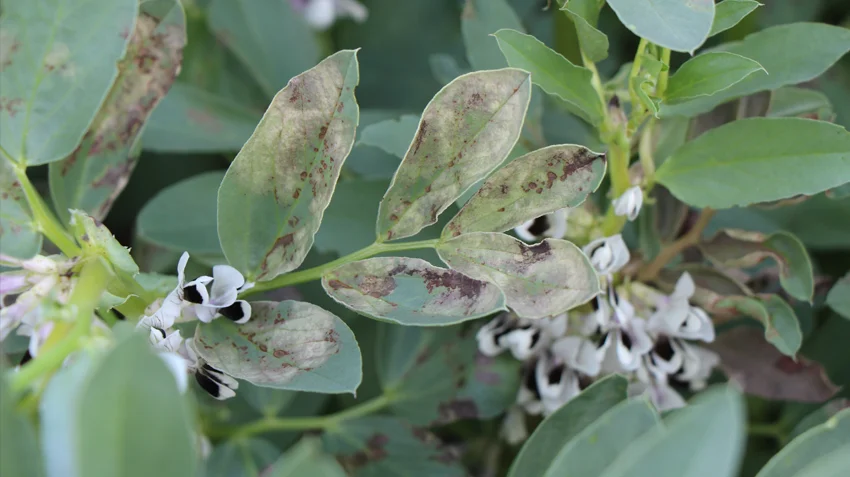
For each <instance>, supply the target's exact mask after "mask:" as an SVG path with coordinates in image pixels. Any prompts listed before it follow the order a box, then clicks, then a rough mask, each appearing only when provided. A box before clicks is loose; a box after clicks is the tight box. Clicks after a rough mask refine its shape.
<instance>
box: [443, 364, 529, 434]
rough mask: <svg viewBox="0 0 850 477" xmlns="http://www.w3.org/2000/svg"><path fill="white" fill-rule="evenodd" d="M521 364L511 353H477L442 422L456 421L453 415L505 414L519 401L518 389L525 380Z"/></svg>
mask: <svg viewBox="0 0 850 477" xmlns="http://www.w3.org/2000/svg"><path fill="white" fill-rule="evenodd" d="M521 366H522V362H520V361H518V360H516V359H514V358H513V357H511V356H507V355H502V356H498V357H496V358H492V357H489V356H484V355H483V354H481V353H477V354H476V355H475V362H474V364H473V365H472V366H469V367H468V368H467V369H468V371H467V373H466V379H465V382H466V384H465V385H464V386H463V387H462V388H461V389H460V391H459V392H458V394H457V396H456V397H455V398H454V399H453V400H451V401H449V403H448V404H447V405H445V406H443V409H444V410H445V412H444V415H443V416H442V417H443V419H442V421H452V420H454V419H453V418H452V417H453V416H458V418H463V419H470V418H471V419H492V418H494V417H496V416H498V415H499V414H502V413H504V412H505V410H507V409H508V408H510V407H511V406H513V405H514V404H516V394H517V389H519V387H520V380H521V379H522V378H521V375H522V373H521V371H520V367H521ZM446 414H450V415H449V416H447V415H446ZM442 421H441V422H442Z"/></svg>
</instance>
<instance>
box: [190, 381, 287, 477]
mask: <svg viewBox="0 0 850 477" xmlns="http://www.w3.org/2000/svg"><path fill="white" fill-rule="evenodd" d="M240 391H241V390H240ZM278 456H280V451H279V450H278V449H277V448H276V447H275V446H274V445H273V444H272V443H271V442H269V441H267V440H264V439H257V438H253V437H249V438H247V439H239V440H235V439H234V440H229V441H225V442H224V443H223V444H221V445H218V446H216V447H215V449H213V450H212V452H211V453H210V455H209V457H207V460H206V465H205V466H204V467H205V472H204V474H203V475H204V477H254V476H256V475H257V472H256V471H257V470H258V469H264V468H266V467H268V466H269V465H271V464H272V463H273V462H274V461H275V460H276V459H277V458H278Z"/></svg>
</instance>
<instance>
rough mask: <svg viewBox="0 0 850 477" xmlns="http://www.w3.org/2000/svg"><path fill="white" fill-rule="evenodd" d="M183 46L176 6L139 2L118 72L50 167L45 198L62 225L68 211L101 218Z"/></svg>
mask: <svg viewBox="0 0 850 477" xmlns="http://www.w3.org/2000/svg"><path fill="white" fill-rule="evenodd" d="M185 44H186V22H185V18H184V15H183V8H182V7H181V6H180V4H179V3H178V2H176V1H175V0H149V1H146V2H143V3H142V4H141V12H140V14H139V18H138V19H137V20H136V27H135V30H133V34H132V35H130V43H129V45H127V52H126V55H125V56H124V59H123V60H121V62H120V63H119V67H118V69H119V71H120V74H119V76H118V78H117V79H116V81H115V83H114V84H113V86H112V89H111V90H110V91H109V95H108V96H107V97H106V99H105V100H104V103H103V105H102V106H101V108H100V111H99V112H98V114H97V116H95V119H94V121H93V122H92V124H91V126H90V127H89V130H88V131H87V132H86V134H85V135H84V136H83V140H82V143H80V145H79V146H77V149H76V150H74V152H72V153H71V155H70V156H68V157H66V158H65V159H64V160H62V161H59V162H54V163H51V164H50V195H51V197H52V198H53V203H54V205H55V206H56V211H57V212H58V214H59V216H60V217H61V218H62V219H63V221H65V222H67V220H68V218H69V215H68V209H81V210H85V211H86V212H88V213H89V214H91V215H92V216H93V217H96V218H98V219H101V220H102V219H103V218H104V217H106V214H107V213H108V212H109V209H110V208H111V207H112V204H113V203H114V202H115V199H116V198H117V197H118V194H120V193H121V191H122V190H124V187H125V186H126V185H127V181H128V180H129V179H130V174H131V173H132V172H133V169H134V167H135V165H136V159H138V154H139V152H140V151H139V148H138V147H137V144H136V143H137V139H138V138H139V137H140V136H141V132H142V129H143V128H144V124H145V122H146V121H147V119H148V116H150V114H151V112H152V111H153V109H154V108H155V107H156V105H157V104H158V103H159V101H160V100H161V99H162V98H163V97H164V96H165V94H166V93H167V92H168V90H169V88H170V87H171V84H172V83H173V82H174V79H175V78H176V77H177V73H178V72H179V71H180V60H181V58H182V56H183V54H182V52H183V46H184V45H185Z"/></svg>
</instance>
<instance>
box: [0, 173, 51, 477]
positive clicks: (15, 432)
mask: <svg viewBox="0 0 850 477" xmlns="http://www.w3.org/2000/svg"><path fill="white" fill-rule="evenodd" d="M4 161H5V160H4ZM4 348H5V343H4ZM4 351H5V349H4ZM3 371H4V373H3V374H4V375H3V376H2V377H0V422H2V423H3V425H2V426H0V474H2V475H3V476H9V477H39V476H42V475H44V466H43V464H42V460H41V453H40V452H39V449H38V443H37V442H36V440H35V429H33V426H32V424H31V423H30V422H29V421H28V420H27V417H26V416H25V415H23V414H18V413H17V411H15V405H16V404H17V401H18V400H17V399H16V398H15V396H14V395H12V393H11V391H10V390H9V389H8V386H7V384H6V373H5V371H6V369H5V367H4V368H3Z"/></svg>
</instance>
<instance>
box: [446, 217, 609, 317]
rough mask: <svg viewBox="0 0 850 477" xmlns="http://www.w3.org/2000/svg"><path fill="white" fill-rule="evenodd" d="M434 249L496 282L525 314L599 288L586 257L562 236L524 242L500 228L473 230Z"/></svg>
mask: <svg viewBox="0 0 850 477" xmlns="http://www.w3.org/2000/svg"><path fill="white" fill-rule="evenodd" d="M437 253H438V254H439V255H440V258H441V259H442V260H443V261H444V262H445V263H446V264H447V265H448V266H449V267H451V268H453V269H455V270H457V271H459V272H460V273H463V274H464V275H468V276H470V277H472V278H475V279H477V280H484V281H488V282H492V283H495V284H496V285H497V286H498V287H499V288H501V289H502V291H503V292H504V293H505V296H506V297H507V301H508V306H509V307H511V308H512V309H513V310H514V311H515V312H516V313H517V314H518V315H519V316H521V317H524V318H543V317H546V316H552V315H557V314H558V313H563V312H565V311H567V310H569V309H571V308H574V307H576V306H578V305H581V304H582V303H585V302H587V301H588V300H590V299H591V298H593V297H594V296H596V295H597V294H599V292H600V286H599V277H598V276H597V275H596V272H595V271H594V269H593V266H591V264H590V261H589V260H588V258H587V257H586V256H585V255H584V253H582V251H581V249H579V248H578V247H576V246H575V245H573V244H572V243H570V242H567V241H565V240H556V239H546V240H544V241H542V242H540V243H538V244H535V245H527V244H525V243H523V242H521V241H519V240H517V239H515V238H513V237H510V236H508V235H505V234H501V233H492V232H474V233H470V234H464V235H461V236H459V237H455V238H453V239H451V240H449V241H446V242H443V243H441V244H440V245H438V246H437Z"/></svg>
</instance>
